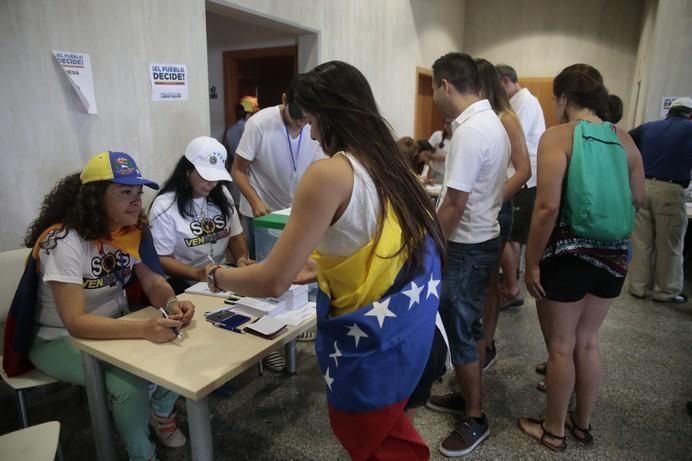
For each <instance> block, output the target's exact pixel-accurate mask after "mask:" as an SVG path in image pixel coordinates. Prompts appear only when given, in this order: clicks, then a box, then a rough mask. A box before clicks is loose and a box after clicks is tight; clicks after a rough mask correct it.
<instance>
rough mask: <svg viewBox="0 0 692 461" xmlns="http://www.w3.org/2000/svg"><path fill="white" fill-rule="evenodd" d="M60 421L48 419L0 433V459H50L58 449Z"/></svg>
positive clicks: (18, 460)
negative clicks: (16, 429)
mask: <svg viewBox="0 0 692 461" xmlns="http://www.w3.org/2000/svg"><path fill="white" fill-rule="evenodd" d="M59 438H60V423H59V422H57V421H49V422H47V423H43V424H37V425H36V426H31V427H26V428H24V429H20V430H18V431H14V432H10V433H9V434H5V435H0V453H2V459H6V460H8V461H9V460H12V461H52V460H53V459H54V458H55V454H56V452H57V450H58V439H59Z"/></svg>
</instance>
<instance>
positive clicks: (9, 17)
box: [0, 0, 209, 250]
mask: <svg viewBox="0 0 692 461" xmlns="http://www.w3.org/2000/svg"><path fill="white" fill-rule="evenodd" d="M205 48H206V33H205V4H204V1H203V0H147V1H144V2H143V1H140V0H120V1H117V2H113V1H109V0H88V1H87V0H62V1H59V2H58V1H52V0H24V1H16V0H15V1H2V2H0V73H1V74H2V75H3V76H4V78H3V83H2V86H1V87H0V88H1V89H0V96H1V97H0V99H1V100H2V104H1V105H0V139H2V148H1V149H2V154H1V155H2V161H3V166H4V167H3V168H0V196H1V197H2V205H1V206H2V213H1V215H2V219H1V220H0V250H6V249H10V248H16V247H18V246H19V245H20V242H21V240H22V236H23V234H24V231H25V229H26V227H27V225H28V224H29V223H30V221H31V220H32V219H33V218H34V217H35V216H36V214H37V210H38V206H39V204H40V202H41V200H42V198H43V196H44V194H45V193H46V192H48V190H50V188H51V187H52V186H53V185H54V184H55V182H56V181H57V179H58V178H60V177H62V176H65V175H67V174H69V173H72V172H75V171H78V170H80V169H81V168H82V166H83V165H84V163H85V161H86V160H87V159H88V158H89V157H91V156H92V155H93V154H95V153H98V152H99V151H102V150H109V149H110V150H124V151H126V152H129V153H131V154H132V155H133V156H134V157H135V159H136V160H137V161H138V163H139V166H140V168H141V169H142V171H143V173H144V174H145V175H146V176H148V177H152V178H153V179H156V180H163V179H164V178H165V176H167V175H168V174H169V173H170V171H171V169H172V167H173V165H174V164H175V162H176V161H177V159H178V158H179V156H180V155H182V153H183V149H184V146H185V145H186V144H187V142H189V140H190V139H192V138H193V137H194V136H198V135H203V134H208V133H209V109H208V100H209V99H208V88H207V54H206V52H204V50H205ZM51 50H60V51H73V52H81V53H89V55H90V58H91V65H92V72H93V76H94V87H95V93H96V103H97V107H98V111H99V113H98V114H97V115H88V114H86V112H85V110H84V108H83V107H82V105H81V103H80V101H79V99H78V97H77V96H76V94H75V91H74V90H73V89H72V87H71V86H70V84H69V83H68V81H67V79H66V78H65V76H64V75H63V71H62V69H61V68H60V66H58V65H57V63H56V62H55V59H54V58H53V55H52V52H51ZM150 62H160V63H176V64H186V65H187V67H188V73H189V77H188V78H189V100H188V101H186V102H152V101H151V91H150V83H149V77H148V64H149V63H150ZM147 194H149V195H148V196H147V198H148V199H151V195H150V193H149V192H147Z"/></svg>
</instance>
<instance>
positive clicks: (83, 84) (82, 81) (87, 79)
mask: <svg viewBox="0 0 692 461" xmlns="http://www.w3.org/2000/svg"><path fill="white" fill-rule="evenodd" d="M53 56H55V59H57V61H58V64H60V66H61V67H62V70H63V71H64V72H65V75H66V76H67V79H68V80H69V81H70V83H71V84H72V88H74V90H75V91H76V92H77V96H79V100H80V101H82V104H83V105H84V108H85V109H86V111H87V113H89V114H96V113H98V112H97V110H96V96H95V95H94V78H93V76H92V75H91V62H90V61H89V55H88V54H86V53H72V52H69V51H55V50H53Z"/></svg>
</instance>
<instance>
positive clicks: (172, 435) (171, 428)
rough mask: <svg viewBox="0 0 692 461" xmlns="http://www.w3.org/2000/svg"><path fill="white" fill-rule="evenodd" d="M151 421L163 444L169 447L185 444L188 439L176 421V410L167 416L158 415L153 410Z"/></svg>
mask: <svg viewBox="0 0 692 461" xmlns="http://www.w3.org/2000/svg"><path fill="white" fill-rule="evenodd" d="M149 423H150V424H151V427H152V428H153V429H154V432H155V433H156V437H157V438H158V439H159V441H160V442H161V444H162V445H164V446H166V447H168V448H179V447H182V446H183V445H185V442H186V441H187V439H186V438H185V435H184V434H183V433H182V432H181V431H180V429H178V425H177V424H176V422H175V412H172V413H171V414H170V415H169V416H167V417H161V416H157V415H156V414H155V413H154V412H152V413H151V419H150V420H149Z"/></svg>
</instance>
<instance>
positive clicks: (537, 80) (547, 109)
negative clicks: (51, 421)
mask: <svg viewBox="0 0 692 461" xmlns="http://www.w3.org/2000/svg"><path fill="white" fill-rule="evenodd" d="M519 84H520V85H521V86H523V87H524V88H528V90H529V91H530V92H531V94H533V95H534V96H535V97H536V98H538V102H540V103H541V108H542V109H543V116H544V117H545V127H546V128H548V127H551V126H554V125H559V124H560V121H559V120H558V119H557V117H556V116H555V104H554V103H553V77H526V78H520V79H519Z"/></svg>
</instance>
